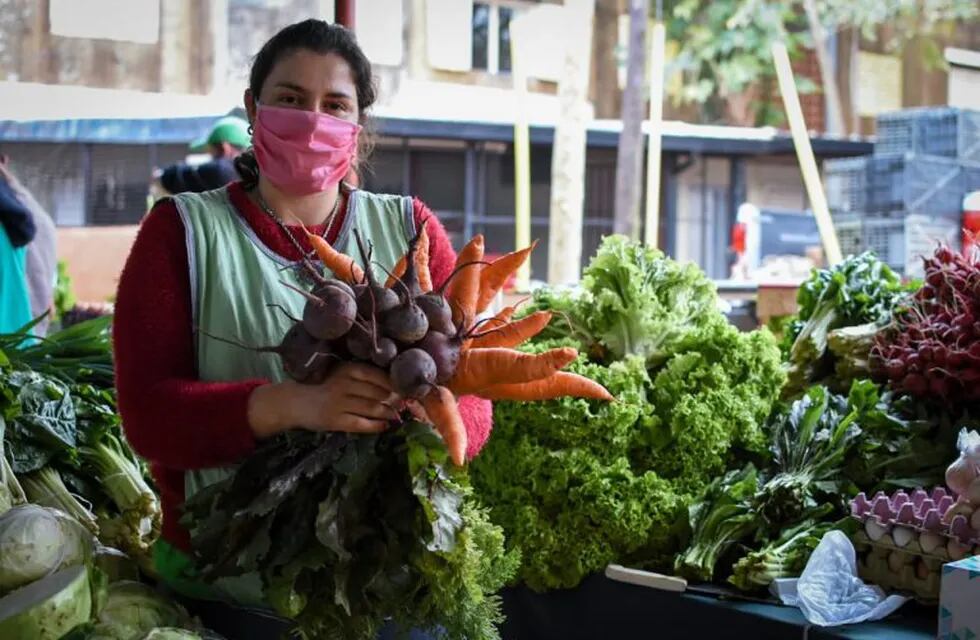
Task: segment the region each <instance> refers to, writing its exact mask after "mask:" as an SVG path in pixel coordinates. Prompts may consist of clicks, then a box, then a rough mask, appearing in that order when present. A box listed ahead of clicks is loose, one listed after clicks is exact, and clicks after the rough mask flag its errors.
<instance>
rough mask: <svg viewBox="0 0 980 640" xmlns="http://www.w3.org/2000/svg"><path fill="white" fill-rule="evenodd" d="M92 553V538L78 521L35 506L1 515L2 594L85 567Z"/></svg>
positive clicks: (21, 507) (23, 506)
mask: <svg viewBox="0 0 980 640" xmlns="http://www.w3.org/2000/svg"><path fill="white" fill-rule="evenodd" d="M91 552H92V536H91V534H89V533H88V531H86V530H85V528H84V527H83V526H82V525H81V524H79V523H78V522H76V521H75V520H72V519H71V518H69V517H68V516H66V515H65V514H63V513H61V512H60V511H57V510H56V509H49V508H47V507H41V506H38V505H35V504H25V505H20V506H16V507H14V508H12V509H10V510H9V511H7V512H5V513H4V514H2V515H0V594H4V593H7V592H8V591H11V590H13V589H16V588H18V587H21V586H24V585H26V584H29V583H31V582H34V581H35V580H38V579H40V578H43V577H44V576H46V575H49V574H51V573H54V572H55V571H57V570H58V569H62V568H65V567H72V566H75V565H79V564H82V563H83V562H85V561H86V560H87V559H88V558H89V557H90V555H91Z"/></svg>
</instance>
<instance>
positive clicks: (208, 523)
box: [185, 423, 516, 640]
mask: <svg viewBox="0 0 980 640" xmlns="http://www.w3.org/2000/svg"><path fill="white" fill-rule="evenodd" d="M185 510H186V513H187V522H188V524H189V525H190V527H191V536H192V545H193V547H194V551H195V553H196V555H197V556H198V558H199V559H200V560H201V568H202V570H203V572H204V576H205V577H206V578H210V579H214V578H218V577H222V576H237V575H244V574H248V573H252V572H258V573H259V574H260V575H261V576H262V579H263V584H264V590H265V595H266V598H267V599H268V600H269V602H270V603H271V604H272V605H273V606H274V607H275V608H276V609H277V610H279V612H280V613H282V614H283V615H286V616H289V617H291V618H294V619H296V620H297V622H298V623H299V626H300V628H301V629H302V630H303V631H304V632H305V633H307V634H308V635H310V636H312V637H319V636H320V635H321V634H326V633H328V632H330V633H334V634H337V633H340V634H341V635H342V636H343V637H348V638H373V637H374V636H375V634H376V633H377V631H378V629H379V628H380V627H381V626H382V625H383V624H384V622H385V620H386V618H388V617H391V618H393V619H394V620H395V621H396V622H397V623H398V624H399V625H400V626H402V627H404V628H426V629H428V628H434V627H436V626H439V627H441V628H442V629H444V630H445V633H446V634H447V637H450V638H463V637H466V638H471V639H474V640H476V639H480V638H495V637H497V632H496V629H495V627H494V623H495V622H496V621H497V620H499V617H500V613H499V602H498V601H497V600H496V598H495V597H494V596H493V595H491V594H492V593H494V592H495V591H496V590H497V589H499V588H500V587H501V586H502V585H503V583H504V582H505V581H506V580H507V579H509V578H510V576H511V575H512V573H513V571H514V569H515V567H516V557H515V556H514V555H513V554H508V553H505V551H504V549H503V536H502V534H501V532H500V530H499V529H497V528H496V527H494V526H493V525H491V524H490V523H489V521H488V520H487V519H486V516H485V514H484V513H483V511H481V510H480V509H479V508H478V507H476V506H475V505H474V504H473V503H472V497H471V495H470V490H469V487H468V484H467V481H466V476H465V473H464V472H463V471H461V470H459V469H457V468H455V467H453V466H452V465H450V464H449V460H448V457H447V453H446V448H445V446H444V445H443V443H442V440H441V439H440V438H439V436H438V435H437V434H436V433H435V432H434V431H432V429H431V428H430V427H429V426H427V425H423V424H420V423H407V424H405V425H403V426H400V427H398V428H394V429H392V430H391V431H388V432H386V433H384V434H381V435H378V436H348V435H345V434H339V433H335V434H329V435H320V434H313V433H307V432H296V433H287V434H283V435H282V436H280V437H278V438H275V439H273V440H270V441H268V442H266V443H264V444H263V445H262V446H261V447H259V449H258V450H257V451H256V452H255V453H254V454H253V455H252V456H250V457H249V458H248V459H247V460H246V461H245V462H244V463H243V464H242V465H241V466H240V467H239V468H238V469H237V471H236V473H235V475H233V476H232V477H231V478H229V479H227V480H225V481H224V482H222V483H220V484H217V485H213V486H211V487H209V488H207V489H205V490H204V491H202V492H201V493H199V494H197V495H195V496H194V497H192V498H191V499H190V500H189V501H188V502H187V504H186V505H185Z"/></svg>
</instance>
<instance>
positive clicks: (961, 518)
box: [851, 487, 980, 547]
mask: <svg viewBox="0 0 980 640" xmlns="http://www.w3.org/2000/svg"><path fill="white" fill-rule="evenodd" d="M973 511H974V508H973V507H971V506H970V505H967V504H965V503H963V502H957V501H956V498H955V497H954V496H953V495H952V494H951V493H950V492H949V491H947V490H946V489H945V488H944V487H936V488H935V489H933V490H932V491H931V492H928V491H926V490H925V489H916V490H914V491H912V493H907V492H905V491H902V490H899V491H896V492H895V493H893V494H892V495H891V496H888V495H886V494H885V493H884V492H882V491H879V492H878V493H876V494H875V495H874V497H872V498H871V499H868V497H867V496H866V495H865V494H864V493H863V492H862V493H859V494H858V495H857V497H856V498H854V500H852V501H851V516H852V517H854V518H856V519H858V520H860V521H861V522H864V523H866V522H867V521H869V520H871V521H873V522H874V523H875V524H877V525H878V526H879V527H881V528H882V529H883V530H884V531H885V532H888V531H890V530H891V529H892V528H894V527H905V528H909V529H912V530H913V531H916V532H919V533H925V532H929V533H935V534H938V535H940V536H943V537H945V538H949V539H952V540H955V541H956V542H958V543H959V544H960V545H962V546H964V547H973V546H974V545H975V544H977V543H978V542H980V533H978V532H977V531H976V530H975V529H974V528H973V527H971V526H970V515H971V514H972V512H973Z"/></svg>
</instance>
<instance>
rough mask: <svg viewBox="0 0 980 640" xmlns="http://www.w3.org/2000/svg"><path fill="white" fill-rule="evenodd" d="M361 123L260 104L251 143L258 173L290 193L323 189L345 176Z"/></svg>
mask: <svg viewBox="0 0 980 640" xmlns="http://www.w3.org/2000/svg"><path fill="white" fill-rule="evenodd" d="M360 131H361V127H360V125H357V124H354V123H352V122H347V121H346V120H341V119H340V118H335V117H334V116H331V115H329V114H326V113H314V112H312V111H302V110H300V109H283V108H280V107H266V106H262V105H259V108H258V113H257V115H256V118H255V132H254V134H253V135H252V145H253V147H254V148H255V159H256V160H258V163H259V171H260V172H261V173H262V175H264V176H265V177H266V178H268V179H269V182H271V183H272V184H274V185H276V187H278V188H279V189H281V190H283V191H284V192H286V193H290V194H293V195H309V194H311V193H317V192H319V191H324V190H326V189H327V188H328V187H329V186H331V185H334V184H337V183H338V182H340V181H341V179H343V177H344V176H345V175H347V171H348V170H350V165H351V161H352V160H353V158H354V153H355V152H356V150H357V135H358V133H360Z"/></svg>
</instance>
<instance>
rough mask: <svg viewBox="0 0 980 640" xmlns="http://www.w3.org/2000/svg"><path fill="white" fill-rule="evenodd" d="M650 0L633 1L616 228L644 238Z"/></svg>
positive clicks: (614, 215) (618, 231)
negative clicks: (642, 176)
mask: <svg viewBox="0 0 980 640" xmlns="http://www.w3.org/2000/svg"><path fill="white" fill-rule="evenodd" d="M647 3H648V0H629V16H630V34H629V48H628V51H627V54H626V56H627V57H626V89H625V90H624V91H623V115H622V121H623V130H622V132H621V133H620V134H619V147H618V152H617V155H616V199H615V204H614V209H613V231H615V232H616V233H622V234H625V235H627V236H629V237H631V238H633V239H639V237H640V187H641V185H642V182H641V179H640V174H641V170H642V168H643V146H644V145H643V106H644V104H645V99H644V98H645V96H644V91H643V88H644V85H645V79H646V67H647V48H646V39H647V38H646V35H647V13H648V9H649V7H648V4H647Z"/></svg>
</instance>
